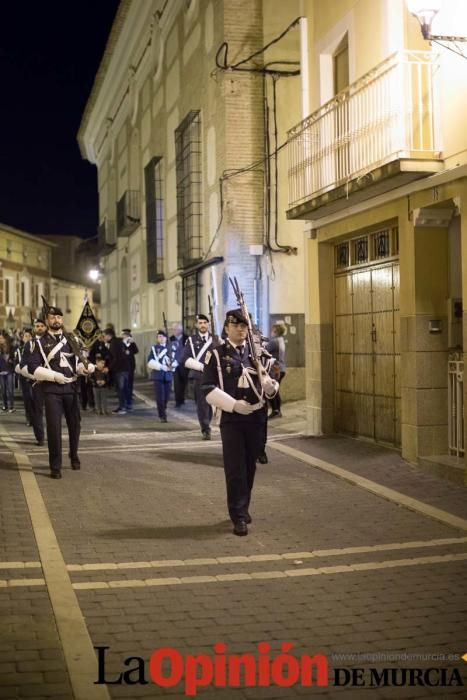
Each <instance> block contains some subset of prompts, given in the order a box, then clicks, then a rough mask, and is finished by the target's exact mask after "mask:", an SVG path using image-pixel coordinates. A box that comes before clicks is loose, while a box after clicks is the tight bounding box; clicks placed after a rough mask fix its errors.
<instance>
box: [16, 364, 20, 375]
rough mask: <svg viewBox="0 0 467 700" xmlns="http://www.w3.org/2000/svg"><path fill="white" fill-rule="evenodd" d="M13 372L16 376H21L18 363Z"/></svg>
mask: <svg viewBox="0 0 467 700" xmlns="http://www.w3.org/2000/svg"><path fill="white" fill-rule="evenodd" d="M15 372H16V374H21V367H20V366H19V362H18V364H17V365H16V367H15Z"/></svg>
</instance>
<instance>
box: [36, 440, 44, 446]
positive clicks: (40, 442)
mask: <svg viewBox="0 0 467 700" xmlns="http://www.w3.org/2000/svg"><path fill="white" fill-rule="evenodd" d="M36 445H37V446H38V447H44V441H43V440H38V441H37V442H36Z"/></svg>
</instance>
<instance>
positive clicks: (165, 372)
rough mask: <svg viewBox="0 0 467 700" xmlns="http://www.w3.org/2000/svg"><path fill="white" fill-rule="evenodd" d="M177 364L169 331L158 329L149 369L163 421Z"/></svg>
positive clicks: (162, 420) (149, 357)
mask: <svg viewBox="0 0 467 700" xmlns="http://www.w3.org/2000/svg"><path fill="white" fill-rule="evenodd" d="M176 366H177V361H176V360H175V357H174V348H173V347H172V344H171V343H168V339H167V333H166V332H165V331H163V330H159V331H157V342H156V344H155V345H153V346H152V348H151V350H150V351H149V355H148V369H150V370H151V379H152V381H153V382H154V393H155V396H156V404H157V413H158V414H159V419H160V422H161V423H167V404H168V402H169V397H170V390H171V388H172V375H173V372H174V371H175V368H176Z"/></svg>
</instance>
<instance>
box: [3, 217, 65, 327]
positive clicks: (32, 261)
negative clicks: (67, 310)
mask: <svg viewBox="0 0 467 700" xmlns="http://www.w3.org/2000/svg"><path fill="white" fill-rule="evenodd" d="M52 247H53V244H52V243H49V242H47V241H44V240H41V239H39V238H37V237H36V236H33V235H31V234H28V233H26V232H25V231H20V230H19V229H16V228H14V227H12V226H7V225H6V224H0V328H9V329H10V330H13V329H15V328H19V327H22V326H24V325H28V326H30V325H31V316H30V314H31V312H32V313H33V315H36V314H37V313H39V311H40V309H41V308H42V300H41V295H42V294H43V295H44V296H46V297H48V295H49V294H50V277H51V270H52Z"/></svg>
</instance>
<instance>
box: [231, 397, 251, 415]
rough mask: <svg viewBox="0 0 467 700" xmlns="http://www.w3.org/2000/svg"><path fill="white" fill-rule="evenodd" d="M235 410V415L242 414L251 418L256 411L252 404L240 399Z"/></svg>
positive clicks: (236, 402)
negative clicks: (251, 414)
mask: <svg viewBox="0 0 467 700" xmlns="http://www.w3.org/2000/svg"><path fill="white" fill-rule="evenodd" d="M233 410H234V412H235V413H240V414H241V415H242V416H249V415H250V413H253V411H254V410H255V409H254V408H253V406H252V405H251V403H248V401H244V400H243V399H240V401H235V403H234V407H233Z"/></svg>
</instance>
